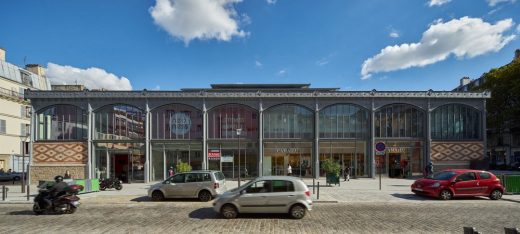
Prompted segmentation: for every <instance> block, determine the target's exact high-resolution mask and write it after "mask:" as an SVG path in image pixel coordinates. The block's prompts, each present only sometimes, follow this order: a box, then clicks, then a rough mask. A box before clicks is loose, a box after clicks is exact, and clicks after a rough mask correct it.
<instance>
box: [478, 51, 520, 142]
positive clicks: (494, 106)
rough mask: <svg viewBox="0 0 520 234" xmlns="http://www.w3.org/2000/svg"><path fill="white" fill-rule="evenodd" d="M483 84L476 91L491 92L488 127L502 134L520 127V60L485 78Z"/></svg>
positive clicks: (492, 70) (486, 75) (494, 71)
mask: <svg viewBox="0 0 520 234" xmlns="http://www.w3.org/2000/svg"><path fill="white" fill-rule="evenodd" d="M482 77H483V80H484V82H483V84H482V85H481V86H478V87H475V89H474V90H476V91H484V90H485V91H490V92H491V98H490V99H489V100H488V101H487V108H486V109H487V112H488V113H487V126H488V129H493V130H494V131H498V132H500V133H502V132H503V131H504V130H505V129H516V128H518V127H520V59H515V60H514V61H513V62H511V63H509V64H507V65H505V66H502V67H500V68H495V69H491V70H490V71H489V72H487V73H485V74H484V75H483V76H482Z"/></svg>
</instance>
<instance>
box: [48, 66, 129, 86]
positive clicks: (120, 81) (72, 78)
mask: <svg viewBox="0 0 520 234" xmlns="http://www.w3.org/2000/svg"><path fill="white" fill-rule="evenodd" d="M45 73H46V75H47V78H49V79H50V81H51V83H52V84H58V85H64V84H68V85H73V84H82V85H85V87H86V88H88V89H108V90H132V85H131V84H130V80H128V79H127V78H126V77H123V76H121V77H118V76H116V75H114V74H112V73H108V72H106V71H105V70H103V69H101V68H97V67H91V68H87V69H81V68H76V67H71V66H62V65H59V64H54V63H48V64H47V70H46V71H45Z"/></svg>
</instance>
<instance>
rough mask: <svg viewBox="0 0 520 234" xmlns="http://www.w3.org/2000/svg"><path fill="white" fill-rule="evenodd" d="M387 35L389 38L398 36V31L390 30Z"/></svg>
mask: <svg viewBox="0 0 520 234" xmlns="http://www.w3.org/2000/svg"><path fill="white" fill-rule="evenodd" d="M388 36H390V37H391V38H398V37H399V33H398V32H397V31H392V32H390V34H389V35H388Z"/></svg>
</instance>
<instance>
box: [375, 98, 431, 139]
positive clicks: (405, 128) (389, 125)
mask: <svg viewBox="0 0 520 234" xmlns="http://www.w3.org/2000/svg"><path fill="white" fill-rule="evenodd" d="M425 121H426V119H425V114H424V111H422V110H420V109H418V108H417V107H415V106H412V105H409V104H391V105H387V106H384V107H382V108H380V109H379V110H377V111H376V113H375V132H376V137H380V138H407V137H408V138H410V137H411V138H421V137H424V126H425V125H426V124H425Z"/></svg>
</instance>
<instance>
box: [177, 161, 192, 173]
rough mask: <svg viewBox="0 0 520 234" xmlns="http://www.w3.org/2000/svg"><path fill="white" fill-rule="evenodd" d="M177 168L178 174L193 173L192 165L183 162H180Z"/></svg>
mask: <svg viewBox="0 0 520 234" xmlns="http://www.w3.org/2000/svg"><path fill="white" fill-rule="evenodd" d="M176 167H177V172H188V171H191V166H190V164H188V163H185V162H182V161H181V160H179V162H178V163H177V166H176Z"/></svg>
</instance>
